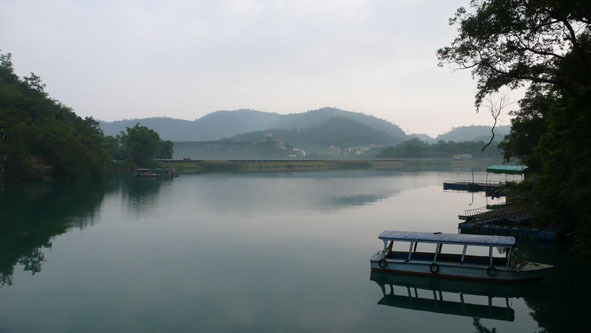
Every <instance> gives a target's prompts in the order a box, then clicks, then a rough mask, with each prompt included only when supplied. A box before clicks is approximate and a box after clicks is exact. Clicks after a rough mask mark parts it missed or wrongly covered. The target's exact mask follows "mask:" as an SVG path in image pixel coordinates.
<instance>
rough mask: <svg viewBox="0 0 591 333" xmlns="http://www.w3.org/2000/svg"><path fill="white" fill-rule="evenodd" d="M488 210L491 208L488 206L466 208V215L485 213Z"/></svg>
mask: <svg viewBox="0 0 591 333" xmlns="http://www.w3.org/2000/svg"><path fill="white" fill-rule="evenodd" d="M487 212H490V209H488V208H487V207H478V208H473V209H467V210H465V211H464V216H474V215H479V214H484V213H487Z"/></svg>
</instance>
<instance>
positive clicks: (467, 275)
mask: <svg viewBox="0 0 591 333" xmlns="http://www.w3.org/2000/svg"><path fill="white" fill-rule="evenodd" d="M380 259H381V258H380V257H379V256H374V257H373V258H372V259H371V269H372V270H374V271H382V272H392V273H397V274H409V275H421V276H432V277H441V278H451V279H466V280H481V281H493V282H515V281H530V280H538V279H542V278H543V277H544V276H545V275H546V274H547V273H548V271H549V270H550V269H552V266H551V265H544V264H535V263H529V264H528V265H527V267H523V268H522V269H520V270H516V269H512V268H507V267H495V268H494V269H489V267H484V266H478V265H469V264H462V265H460V264H459V263H458V264H456V263H445V262H437V263H436V265H437V267H432V266H431V265H432V264H433V262H428V261H415V262H413V261H401V260H393V259H385V260H386V263H387V264H386V266H385V267H380V265H379V261H380ZM435 270H436V271H435Z"/></svg>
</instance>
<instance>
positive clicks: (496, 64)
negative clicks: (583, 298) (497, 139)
mask: <svg viewBox="0 0 591 333" xmlns="http://www.w3.org/2000/svg"><path fill="white" fill-rule="evenodd" d="M450 24H452V25H457V26H458V36H457V37H456V38H455V39H454V41H453V42H452V44H451V46H448V47H444V48H442V49H440V50H439V51H438V52H437V54H438V57H439V61H440V65H446V64H451V65H452V66H454V67H455V68H456V69H468V70H471V71H472V74H473V76H474V77H475V78H476V79H477V82H478V83H477V88H478V90H477V93H476V96H475V104H476V106H477V107H480V105H481V103H482V101H483V100H484V99H485V97H486V96H488V95H490V94H491V93H495V92H497V91H499V89H501V88H502V87H508V88H510V89H515V88H519V87H526V88H527V93H526V96H525V98H523V99H522V100H521V101H520V109H519V110H517V111H514V112H513V115H514V116H515V117H514V119H513V120H512V125H513V126H512V129H511V133H510V135H509V136H507V137H506V138H505V140H504V141H503V142H502V144H501V147H502V149H503V150H504V155H505V158H506V159H507V160H509V159H512V158H517V159H518V160H520V161H521V162H523V163H527V164H528V166H529V167H530V168H531V169H532V170H533V171H534V172H538V173H539V177H538V178H537V179H536V180H535V181H533V183H531V184H530V185H529V186H531V187H530V194H531V195H532V196H533V197H534V198H535V202H536V203H537V205H538V212H539V216H538V221H540V222H541V223H567V224H571V225H573V226H575V227H576V228H577V235H578V239H579V245H582V246H581V249H583V250H584V251H586V252H589V253H591V206H590V205H589V204H588V201H589V199H591V159H589V158H588V156H591V146H590V145H589V143H590V142H591V131H590V130H589V128H591V29H590V24H591V2H589V1H582V0H560V1H559V0H534V1H532V0H473V1H472V2H471V3H470V8H469V9H465V8H459V9H458V10H457V12H456V15H455V16H454V17H453V18H452V19H450ZM525 186H527V185H525Z"/></svg>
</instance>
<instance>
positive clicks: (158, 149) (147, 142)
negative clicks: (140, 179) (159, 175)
mask: <svg viewBox="0 0 591 333" xmlns="http://www.w3.org/2000/svg"><path fill="white" fill-rule="evenodd" d="M120 141H121V150H122V155H123V156H126V157H127V158H130V159H131V160H132V161H133V163H134V164H135V165H136V166H139V167H151V166H153V165H154V159H156V158H172V153H173V143H172V141H165V140H161V139H160V135H158V133H156V132H155V131H154V130H152V129H149V128H147V127H145V126H140V124H136V125H135V126H134V127H127V130H126V132H121V135H120Z"/></svg>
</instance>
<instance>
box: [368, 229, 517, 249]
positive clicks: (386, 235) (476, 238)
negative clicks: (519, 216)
mask: <svg viewBox="0 0 591 333" xmlns="http://www.w3.org/2000/svg"><path fill="white" fill-rule="evenodd" d="M378 238H379V239H381V240H384V241H388V240H392V241H405V242H424V243H445V244H462V245H480V246H502V247H512V246H513V245H515V238H514V237H509V236H487V235H465V234H444V233H440V232H436V233H432V232H412V231H388V230H386V231H384V232H382V233H381V234H380V236H379V237H378Z"/></svg>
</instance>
